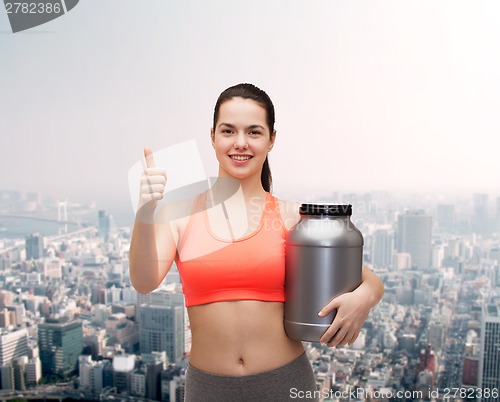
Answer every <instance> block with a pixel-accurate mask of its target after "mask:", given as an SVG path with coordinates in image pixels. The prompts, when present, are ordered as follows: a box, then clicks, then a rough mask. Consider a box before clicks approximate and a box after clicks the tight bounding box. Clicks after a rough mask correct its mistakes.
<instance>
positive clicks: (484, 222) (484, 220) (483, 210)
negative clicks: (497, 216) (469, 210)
mask: <svg viewBox="0 0 500 402" xmlns="http://www.w3.org/2000/svg"><path fill="white" fill-rule="evenodd" d="M472 203H473V209H474V215H473V221H472V229H473V230H474V232H475V233H478V234H485V233H488V232H489V221H488V194H481V193H476V194H474V196H473V201H472Z"/></svg>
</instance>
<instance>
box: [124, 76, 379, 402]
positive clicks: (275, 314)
mask: <svg viewBox="0 0 500 402" xmlns="http://www.w3.org/2000/svg"><path fill="white" fill-rule="evenodd" d="M210 138H211V143H212V146H213V148H214V150H215V155H216V157H217V160H218V162H219V173H218V178H217V181H216V182H215V183H214V185H213V186H212V187H211V188H209V189H208V190H207V191H205V192H203V193H201V194H199V195H198V196H197V197H195V199H194V200H192V201H190V204H189V209H190V211H191V214H190V215H189V216H188V217H186V218H182V219H177V220H171V219H169V216H171V215H169V213H171V211H172V208H173V206H172V205H169V204H166V205H165V206H164V207H162V209H161V210H160V211H159V213H158V215H157V216H156V219H157V221H156V222H155V220H154V219H155V215H154V210H155V208H156V203H157V201H158V200H160V199H162V198H163V192H164V190H165V185H166V183H167V179H166V173H165V172H164V171H162V170H161V169H158V168H157V167H155V165H154V161H153V156H152V154H151V151H150V150H148V149H146V150H145V156H146V161H147V166H148V168H147V169H146V171H145V172H144V176H143V179H142V186H141V202H140V205H139V208H138V212H137V217H136V221H135V224H134V230H133V234H132V241H131V247H130V277H131V280H132V283H133V285H134V287H135V288H136V289H137V290H138V291H139V292H140V293H148V292H150V291H152V290H154V289H155V288H156V287H157V286H158V285H159V284H160V283H161V281H162V280H163V278H164V277H165V275H166V274H167V272H168V270H169V269H170V266H171V265H172V263H173V261H174V260H175V262H176V265H177V268H178V270H179V273H180V276H181V280H182V286H183V291H184V296H185V301H186V306H187V309H188V314H189V320H190V324H191V333H192V348H191V354H190V360H189V366H188V369H187V377H186V394H185V397H186V399H185V400H186V402H193V401H209V402H210V401H214V402H215V401H216V402H225V401H235V400H238V401H269V402H271V401H272V402H280V401H288V400H294V397H293V394H292V390H296V391H298V392H302V393H303V394H306V395H309V396H310V398H304V399H303V400H319V392H317V391H316V381H315V378H314V374H313V371H312V367H311V364H310V363H309V361H308V359H307V356H306V354H305V350H304V347H303V345H302V343H301V342H300V341H298V340H293V339H291V338H289V337H288V336H287V334H286V332H285V329H284V324H283V319H284V301H285V291H284V282H285V239H286V236H287V233H288V231H289V230H290V228H291V227H292V226H294V225H295V224H296V223H297V221H298V219H299V213H298V205H296V204H295V203H290V202H286V201H281V200H278V199H277V198H276V197H274V196H272V195H271V188H272V177H271V171H270V168H269V162H268V153H269V152H270V151H271V150H272V149H273V147H274V143H275V140H276V131H275V130H274V106H273V104H272V102H271V100H270V98H269V96H268V95H267V94H266V93H265V92H264V91H262V90H261V89H259V88H257V87H255V86H254V85H251V84H239V85H235V86H233V87H231V88H228V89H226V90H225V91H224V92H222V94H221V95H220V96H219V99H218V101H217V103H216V106H215V110H214V120H213V126H212V128H211V130H210ZM235 183H236V184H237V185H236V186H234V184H235ZM235 187H236V188H237V191H236V192H235V191H233V190H234V188H235ZM382 293H383V287H382V284H381V281H380V279H378V277H376V275H375V274H373V273H372V272H371V271H370V270H368V269H363V283H362V284H361V285H360V286H359V287H358V288H357V289H356V290H354V291H353V292H350V293H349V294H344V295H342V296H341V297H338V298H335V299H333V300H332V301H331V302H330V303H329V304H328V305H327V306H324V307H323V309H322V311H323V312H324V313H325V314H328V313H329V312H330V311H332V309H334V308H337V309H338V310H337V314H336V316H335V320H334V323H332V325H331V326H330V327H329V329H328V330H329V331H330V332H329V336H328V337H327V336H326V335H327V334H326V333H325V334H324V335H323V337H324V338H326V337H327V338H328V339H330V340H329V343H328V345H329V346H336V345H345V344H348V343H352V342H354V341H355V339H356V338H357V336H358V334H359V331H360V329H361V326H362V325H363V322H364V321H365V319H366V317H367V315H368V313H369V311H370V309H371V308H372V307H373V306H374V305H375V304H376V303H378V301H379V300H380V298H381V297H382Z"/></svg>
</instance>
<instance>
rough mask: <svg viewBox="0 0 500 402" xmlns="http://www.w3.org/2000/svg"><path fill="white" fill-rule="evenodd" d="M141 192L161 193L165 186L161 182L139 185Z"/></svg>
mask: <svg viewBox="0 0 500 402" xmlns="http://www.w3.org/2000/svg"><path fill="white" fill-rule="evenodd" d="M141 192H142V193H143V194H152V193H160V194H163V193H164V192H165V186H164V185H163V184H151V185H150V184H148V183H146V184H144V185H142V186H141Z"/></svg>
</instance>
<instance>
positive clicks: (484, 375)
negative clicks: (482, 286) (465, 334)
mask: <svg viewBox="0 0 500 402" xmlns="http://www.w3.org/2000/svg"><path fill="white" fill-rule="evenodd" d="M482 318H483V320H482V326H481V354H480V358H479V386H480V387H481V388H482V389H483V390H485V389H490V390H492V389H494V388H496V389H497V390H499V389H500V312H499V309H498V306H497V305H495V304H491V303H490V304H485V305H484V306H483V314H482ZM482 400H483V401H485V402H490V401H491V402H493V401H498V395H497V396H496V398H494V397H493V396H492V395H489V396H488V395H486V394H485V395H484V396H483V399H482Z"/></svg>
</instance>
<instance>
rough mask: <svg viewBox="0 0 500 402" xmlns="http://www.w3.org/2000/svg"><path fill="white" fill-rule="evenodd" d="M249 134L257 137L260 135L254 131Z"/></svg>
mask: <svg viewBox="0 0 500 402" xmlns="http://www.w3.org/2000/svg"><path fill="white" fill-rule="evenodd" d="M250 134H251V135H255V136H257V135H260V131H256V130H254V131H250Z"/></svg>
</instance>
